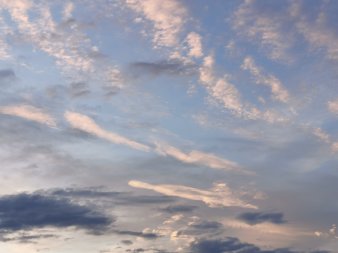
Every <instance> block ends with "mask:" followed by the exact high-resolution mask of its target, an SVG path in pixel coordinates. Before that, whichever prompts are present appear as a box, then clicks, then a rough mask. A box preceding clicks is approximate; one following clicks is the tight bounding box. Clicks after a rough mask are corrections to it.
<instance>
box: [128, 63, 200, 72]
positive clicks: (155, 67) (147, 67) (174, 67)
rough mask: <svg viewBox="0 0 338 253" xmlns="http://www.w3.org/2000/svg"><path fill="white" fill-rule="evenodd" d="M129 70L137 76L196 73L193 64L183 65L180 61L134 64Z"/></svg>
mask: <svg viewBox="0 0 338 253" xmlns="http://www.w3.org/2000/svg"><path fill="white" fill-rule="evenodd" d="M129 70H130V71H131V72H132V73H133V74H134V75H136V76H142V75H148V74H150V75H153V76H157V75H161V74H166V75H174V76H177V75H190V74H192V73H194V72H195V70H194V66H193V65H191V64H183V63H182V62H179V61H166V60H164V61H157V62H134V63H131V64H130V66H129Z"/></svg>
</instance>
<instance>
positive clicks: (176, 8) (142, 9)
mask: <svg viewBox="0 0 338 253" xmlns="http://www.w3.org/2000/svg"><path fill="white" fill-rule="evenodd" d="M125 2H126V5H127V6H128V7H129V8H130V9H132V10H133V11H135V12H136V13H138V14H140V15H141V17H142V18H145V19H146V20H148V21H150V22H151V23H152V24H153V27H154V31H153V33H152V36H153V43H154V46H155V47H172V46H176V45H177V44H178V41H179V34H180V32H181V30H182V27H183V25H184V22H185V18H186V15H187V11H186V9H185V7H184V6H183V4H182V3H181V2H179V1H176V0H172V1H157V0H126V1H125Z"/></svg>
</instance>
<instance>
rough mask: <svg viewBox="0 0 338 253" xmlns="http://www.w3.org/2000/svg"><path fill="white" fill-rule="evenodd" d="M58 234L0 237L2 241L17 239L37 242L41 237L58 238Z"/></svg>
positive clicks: (22, 241) (23, 241) (18, 240)
mask: <svg viewBox="0 0 338 253" xmlns="http://www.w3.org/2000/svg"><path fill="white" fill-rule="evenodd" d="M57 237H58V236H57V235H53V234H41V235H28V234H24V233H23V234H19V235H17V236H12V237H2V238H0V241H2V242H10V241H16V242H19V243H37V241H38V240H40V239H46V238H57Z"/></svg>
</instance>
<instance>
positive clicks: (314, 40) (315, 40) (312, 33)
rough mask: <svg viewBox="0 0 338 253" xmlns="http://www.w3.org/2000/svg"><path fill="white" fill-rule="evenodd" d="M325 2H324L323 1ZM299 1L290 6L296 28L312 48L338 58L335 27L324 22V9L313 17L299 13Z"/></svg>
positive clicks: (333, 58)
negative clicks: (330, 26) (331, 27)
mask: <svg viewBox="0 0 338 253" xmlns="http://www.w3.org/2000/svg"><path fill="white" fill-rule="evenodd" d="M323 4H325V2H323ZM301 9H302V6H301V2H297V1H295V2H293V3H292V5H291V7H290V15H291V16H292V17H293V18H295V19H296V20H297V21H296V29H297V31H298V32H299V33H300V34H301V35H303V37H304V38H305V40H306V41H307V42H308V43H309V45H310V46H311V47H313V48H316V49H319V50H323V49H324V51H325V53H326V57H327V58H328V59H331V60H338V35H337V32H336V29H334V28H333V29H330V28H329V27H328V25H327V23H326V21H327V20H328V19H327V16H326V11H325V10H324V11H323V10H321V11H319V12H318V15H317V17H316V18H315V19H313V17H307V16H306V15H305V14H303V13H301Z"/></svg>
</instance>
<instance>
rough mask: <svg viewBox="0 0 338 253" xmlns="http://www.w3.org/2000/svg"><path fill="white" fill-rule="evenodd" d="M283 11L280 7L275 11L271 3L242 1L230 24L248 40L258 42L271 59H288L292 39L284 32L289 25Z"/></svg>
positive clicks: (289, 58)
mask: <svg viewBox="0 0 338 253" xmlns="http://www.w3.org/2000/svg"><path fill="white" fill-rule="evenodd" d="M285 12H286V10H283V9H281V8H280V7H279V8H278V12H276V11H275V9H273V8H271V5H269V4H266V5H260V2H259V1H244V3H243V4H241V5H240V6H239V8H238V9H237V10H236V11H235V13H234V15H233V18H232V26H233V29H234V30H235V31H236V32H237V33H238V34H240V35H242V36H243V37H247V38H249V39H250V42H254V43H258V44H259V45H260V47H261V48H262V49H264V50H265V51H266V53H267V55H268V56H269V57H270V58H271V59H274V60H282V61H290V60H291V57H290V53H289V50H290V48H291V47H292V44H293V43H292V42H293V41H292V35H291V34H290V33H288V32H286V31H287V30H288V29H287V28H289V27H290V25H287V23H286V22H285V21H286V19H285V17H287V13H285ZM283 14H284V16H283ZM283 21H284V22H283Z"/></svg>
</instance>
